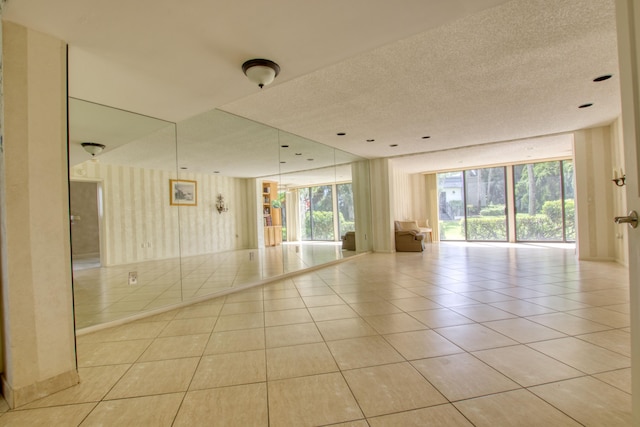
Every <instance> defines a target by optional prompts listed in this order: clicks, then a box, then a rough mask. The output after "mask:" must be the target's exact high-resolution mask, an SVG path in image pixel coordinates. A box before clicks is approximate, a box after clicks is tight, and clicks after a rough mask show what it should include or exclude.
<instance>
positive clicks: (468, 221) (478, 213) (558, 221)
mask: <svg viewBox="0 0 640 427" xmlns="http://www.w3.org/2000/svg"><path fill="white" fill-rule="evenodd" d="M512 168H513V169H512V170H513V187H512V188H507V186H506V171H507V170H506V168H505V167H493V168H482V169H469V170H465V171H454V172H446V173H440V174H438V175H437V176H438V192H439V229H440V240H474V241H506V240H507V239H508V235H509V233H508V230H509V227H515V236H516V240H518V241H554V242H565V241H568V242H571V241H575V206H574V178H573V163H572V162H571V161H570V160H564V161H552V162H540V163H531V164H523V165H515V166H512ZM507 191H511V192H512V195H513V199H514V206H513V207H511V206H507V203H506V201H507ZM508 209H511V212H512V214H515V224H509V222H508V220H507V218H508V216H507V213H508V212H509V211H508Z"/></svg>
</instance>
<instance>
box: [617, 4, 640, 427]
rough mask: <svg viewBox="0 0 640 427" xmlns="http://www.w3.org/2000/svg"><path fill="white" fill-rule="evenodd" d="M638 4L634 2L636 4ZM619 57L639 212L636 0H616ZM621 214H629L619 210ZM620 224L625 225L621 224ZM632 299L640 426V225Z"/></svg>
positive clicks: (631, 202) (631, 192)
mask: <svg viewBox="0 0 640 427" xmlns="http://www.w3.org/2000/svg"><path fill="white" fill-rule="evenodd" d="M634 3H635V4H634ZM616 16H617V27H618V57H619V65H620V93H621V98H622V121H623V129H622V131H623V138H624V163H625V165H624V172H625V174H626V181H625V183H626V185H625V191H626V197H627V207H628V210H629V211H631V210H635V211H637V212H640V188H639V186H638V166H639V165H640V162H639V161H638V155H640V143H639V142H640V141H639V139H638V138H640V77H639V76H638V70H640V7H639V5H638V4H637V3H636V2H635V0H616ZM619 215H626V213H622V212H620V213H619ZM620 227H626V225H624V224H621V225H620ZM627 235H628V240H627V244H628V249H629V289H630V302H631V356H632V357H631V360H632V362H631V376H632V380H631V381H632V398H631V399H632V405H633V425H640V366H638V362H639V361H640V289H639V284H640V228H636V229H628V233H627Z"/></svg>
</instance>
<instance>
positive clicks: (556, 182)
mask: <svg viewBox="0 0 640 427" xmlns="http://www.w3.org/2000/svg"><path fill="white" fill-rule="evenodd" d="M563 163H565V162H559V161H554V162H543V163H529V164H526V165H517V166H514V168H513V170H514V186H515V189H514V192H515V204H516V239H517V240H519V241H555V242H561V241H564V240H565V220H566V218H567V215H570V216H571V218H573V198H571V201H570V202H569V201H568V200H567V199H565V198H564V194H565V192H569V193H570V194H571V197H573V179H572V178H571V176H572V175H573V167H572V166H573V165H572V164H571V162H566V163H567V165H566V166H563ZM563 169H564V171H563ZM563 175H564V176H567V177H569V178H570V179H569V180H568V181H569V182H563V181H565V180H564V179H563ZM567 208H569V210H570V212H569V213H567ZM570 234H572V235H573V239H575V226H574V227H573V231H571V232H570Z"/></svg>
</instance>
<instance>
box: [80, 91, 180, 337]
mask: <svg viewBox="0 0 640 427" xmlns="http://www.w3.org/2000/svg"><path fill="white" fill-rule="evenodd" d="M175 132H176V130H175V125H174V124H173V123H170V122H166V121H163V120H158V119H154V118H151V117H146V116H142V115H139V114H134V113H130V112H127V111H122V110H118V109H115V108H110V107H105V106H103V105H98V104H94V103H90V102H86V101H82V100H79V99H73V98H71V99H69V178H70V215H71V239H72V262H73V277H74V302H75V313H76V327H77V328H83V327H87V326H91V325H95V324H99V323H104V322H109V321H112V320H116V319H120V318H123V317H127V316H131V315H133V314H136V313H139V312H140V311H144V310H151V309H153V308H156V307H158V306H163V305H167V304H173V303H176V302H180V300H181V296H180V292H181V291H180V265H179V256H180V244H179V243H180V242H179V234H178V224H179V223H178V215H177V212H176V211H172V210H171V209H169V207H168V206H165V205H164V201H165V199H168V195H169V191H168V187H167V183H168V182H169V180H170V179H175V178H176V177H177V175H176V167H175V164H176V139H175ZM82 142H94V143H99V144H103V145H104V146H105V148H104V150H103V151H102V152H101V153H100V154H98V155H96V156H95V157H92V156H91V154H89V153H88V152H86V151H85V150H84V149H83V147H82V145H81V144H82Z"/></svg>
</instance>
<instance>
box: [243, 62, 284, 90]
mask: <svg viewBox="0 0 640 427" xmlns="http://www.w3.org/2000/svg"><path fill="white" fill-rule="evenodd" d="M242 72H243V73H244V74H245V76H247V77H248V78H249V80H251V81H252V82H253V83H255V84H257V85H258V86H259V87H260V89H262V88H263V87H264V86H265V85H268V84H269V83H271V82H272V81H273V79H275V78H276V76H277V75H278V74H280V66H279V65H278V64H276V63H275V62H273V61H270V60H268V59H260V58H257V59H250V60H248V61H247V62H245V63H244V64H242Z"/></svg>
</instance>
